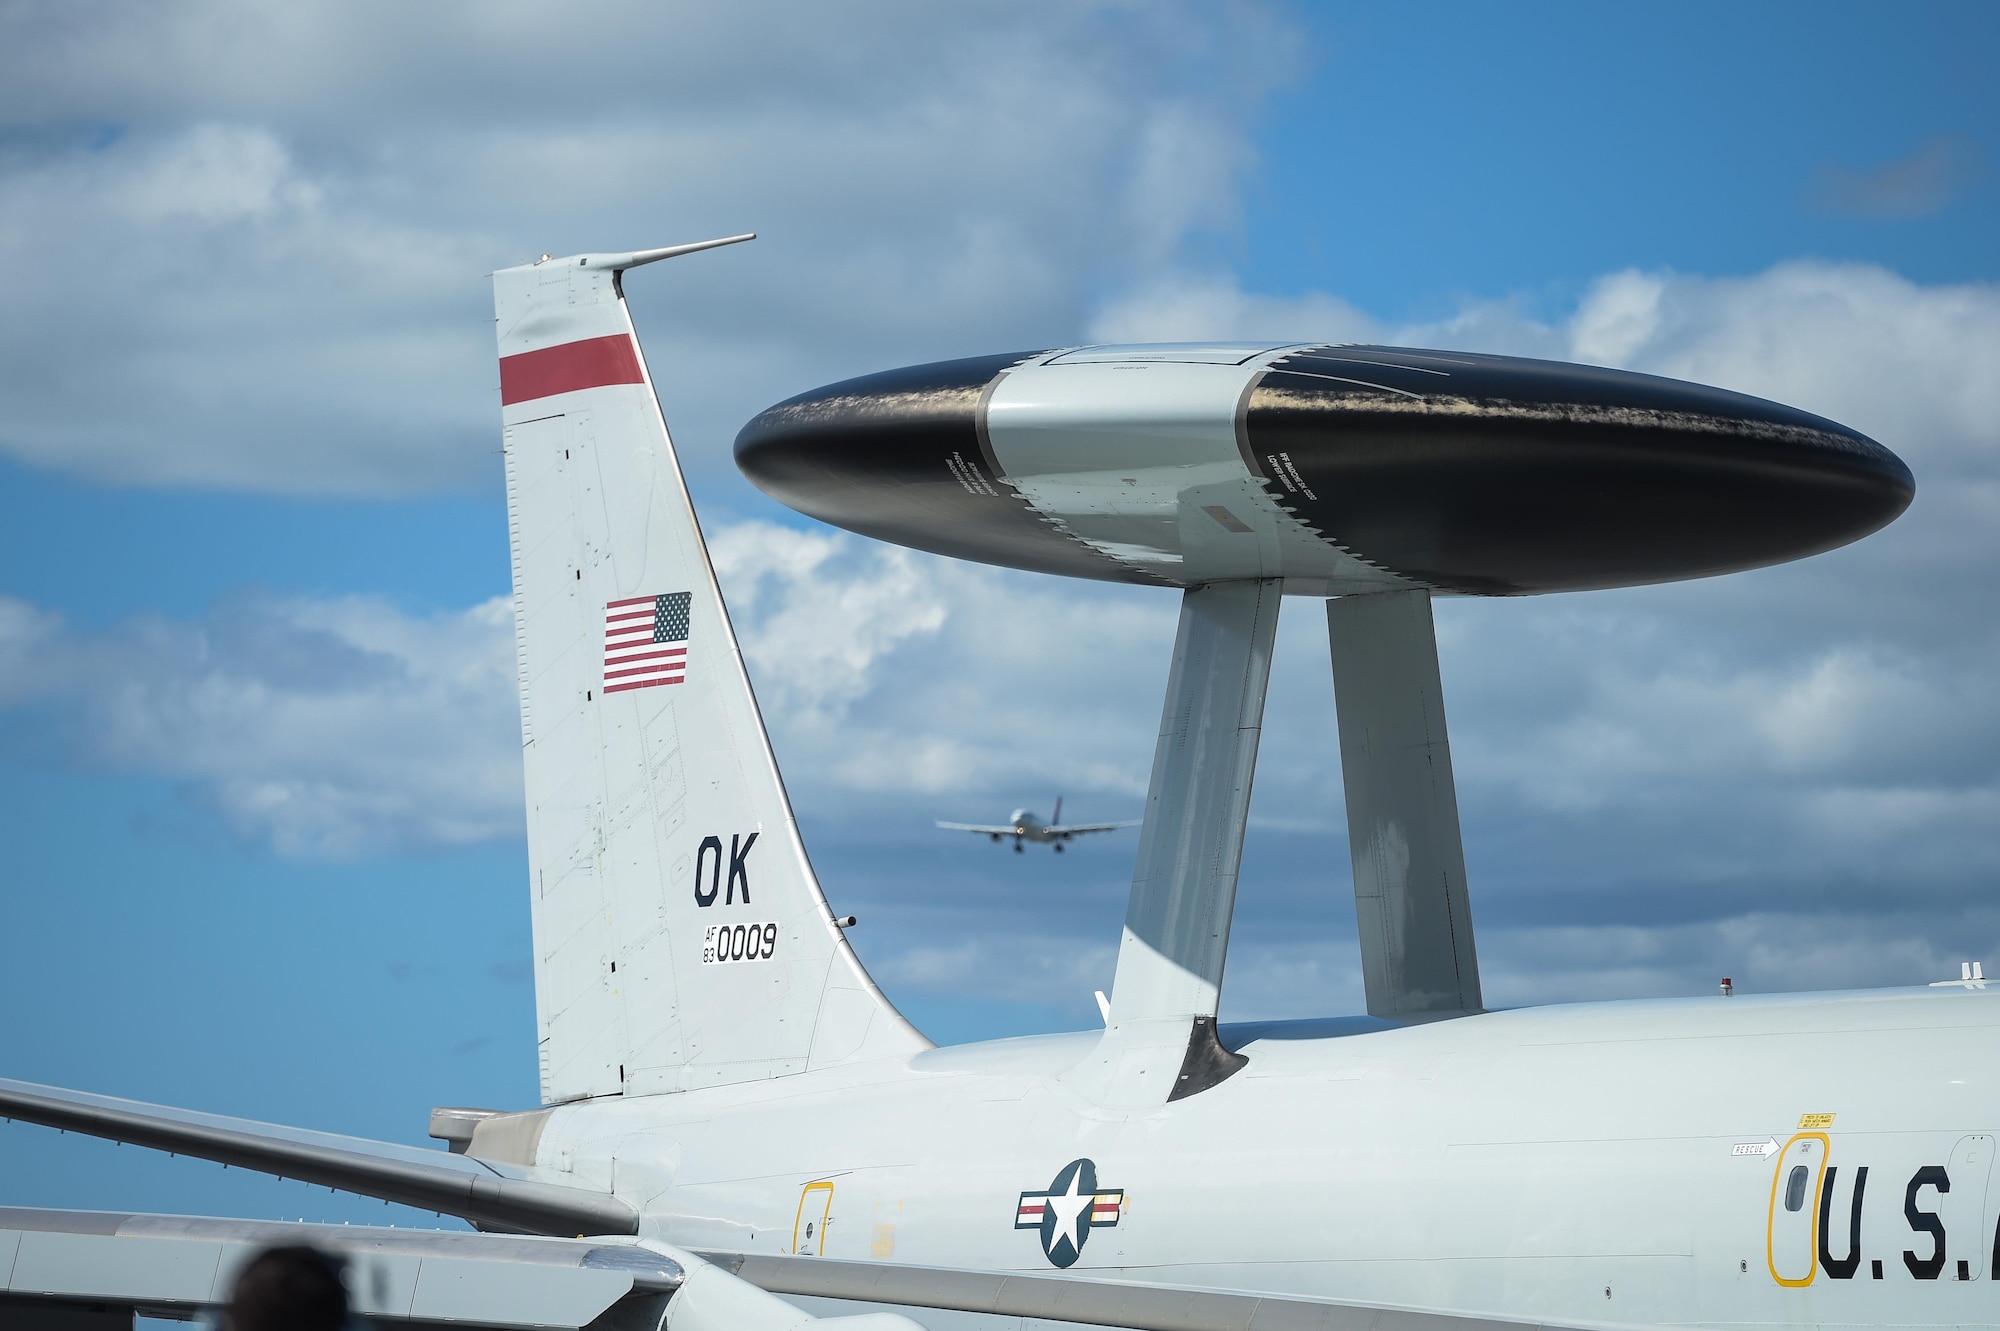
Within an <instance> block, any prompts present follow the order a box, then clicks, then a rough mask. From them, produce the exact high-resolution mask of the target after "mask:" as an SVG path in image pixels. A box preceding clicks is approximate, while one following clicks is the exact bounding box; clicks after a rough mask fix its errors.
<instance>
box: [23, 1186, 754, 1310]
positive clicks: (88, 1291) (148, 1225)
mask: <svg viewBox="0 0 2000 1331" xmlns="http://www.w3.org/2000/svg"><path fill="white" fill-rule="evenodd" d="M300 1243H302V1244H310V1245H311V1246H313V1247H316V1248H320V1249H322V1250H325V1251H328V1252H333V1253H336V1254H338V1255H339V1256H341V1257H343V1258H345V1259H346V1261H347V1263H348V1282H347V1283H348V1297H349V1300H350V1302H351V1304H352V1305H353V1307H354V1310H355V1311H356V1312H360V1313H364V1314H367V1315H370V1316H374V1317H378V1318H383V1319H385V1320H387V1319H393V1320H396V1321H410V1320H415V1321H422V1322H438V1323H442V1322H453V1323H459V1324H462V1325H463V1324H469V1325H471V1326H476V1327H482V1328H487V1327H492V1328H500V1327H506V1328H513V1327H582V1326H586V1325H588V1324H590V1323H591V1322H593V1321H594V1320H595V1319H597V1318H598V1317H599V1316H601V1315H602V1314H604V1313H605V1312H606V1310H608V1309H611V1308H613V1307H615V1306H618V1305H621V1304H625V1303H626V1302H627V1301H628V1300H629V1301H631V1303H632V1304H634V1305H644V1304H646V1303H649V1302H652V1303H657V1304H659V1305H661V1306H664V1304H665V1301H666V1296H667V1295H669V1294H671V1293H673V1292H674V1291H676V1290H678V1289H679V1288H680V1287H681V1286H682V1284H683V1283H685V1282H686V1280H687V1278H688V1271H689V1268H690V1267H691V1266H692V1267H696V1268H699V1267H700V1266H701V1265H703V1264H702V1263H701V1262H700V1261H699V1259H695V1258H689V1259H688V1260H687V1261H685V1262H683V1261H680V1260H677V1259H676V1257H675V1256H674V1255H672V1254H671V1253H667V1252H659V1251H654V1250H653V1249H650V1248H646V1247H641V1246H639V1244H638V1243H637V1241H635V1240H632V1239H628V1238H624V1237H622V1236H621V1237H616V1238H591V1239H566V1238H530V1237H526V1236H521V1235H512V1234H467V1233H453V1232H447V1231H443V1230H423V1229H384V1228H376V1227H373V1226H349V1225H306V1224H290V1223H284V1222H279V1221H260V1220H212V1219H206V1218H203V1217H198V1216H172V1215H125V1214H120V1213H116V1212H103V1211H43V1210H31V1209H27V1208H19V1207H0V1324H7V1325H11V1324H12V1322H11V1321H10V1319H9V1316H8V1313H9V1310H10V1309H13V1310H16V1311H19V1310H23V1309H35V1310H37V1311H45V1310H53V1309H59V1308H67V1309H69V1310H71V1314H72V1317H73V1318H75V1319H76V1320H75V1322H74V1324H75V1325H76V1326H78V1327H79V1328H83V1327H91V1326H93V1325H95V1323H93V1322H92V1321H91V1320H89V1318H88V1315H87V1313H85V1311H84V1310H86V1309H92V1308H95V1309H101V1310H103V1311H102V1314H101V1315H102V1317H103V1325H104V1326H106V1327H109V1326H113V1325H120V1326H127V1327H129V1326H130V1325H131V1314H132V1313H134V1312H141V1313H145V1314H148V1315H151V1316H156V1317H170V1318H178V1319H185V1318H189V1317H193V1316H196V1315H199V1314H200V1313H202V1312H203V1311H205V1310H207V1309H210V1308H214V1307H217V1306H219V1305H222V1304H225V1303H227V1302H228V1299H229V1294H230V1291H231V1289H232V1288H233V1287H234V1285H235V1282H236V1273H237V1271H239V1270H240V1269H241V1268H242V1266H243V1264H244V1263H245V1262H247V1261H248V1260H249V1259H250V1258H251V1257H253V1256H255V1255H256V1254H257V1253H258V1252H260V1251H262V1250H263V1249H265V1248H268V1247H274V1246H277V1245H281V1244H300ZM718 1274H719V1273H718ZM638 1310H639V1309H638V1308H637V1307H635V1308H634V1309H633V1311H635V1312H636V1311H638ZM621 1311H622V1309H621ZM636 1324H637V1323H635V1325H636ZM644 1324H645V1325H647V1326H653V1325H657V1324H658V1313H657V1310H656V1312H655V1315H654V1318H653V1320H652V1321H649V1322H645V1323H644ZM62 1325H64V1326H70V1325H72V1322H70V1321H65V1322H63V1323H62Z"/></svg>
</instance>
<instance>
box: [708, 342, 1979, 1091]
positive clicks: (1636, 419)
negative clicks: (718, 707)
mask: <svg viewBox="0 0 2000 1331" xmlns="http://www.w3.org/2000/svg"><path fill="white" fill-rule="evenodd" d="M736 459H737V463H738V465H739V466H740V467H741V468H742V469H743V471H744V473H745V474H746V475H747V476H748V477H749V478H750V479H751V481H752V482H754V483H755V484H756V485H757V486H758V487H759V488H761V489H763V490H764V491H765V492H766V493H768V494H770V495H772V496H773V497H774V498H776V499H778V500H780V501H781V502H783V503H786V504H789V505H791V506H792V507H793V508H796V509H798V510H800V511H801V512H804V513H807V514H809V515H811V516H814V517H818V518H821V519H823V520H825V521H827V522H831V523H834V524H836V525H839V526H842V527H846V528H848V529H849V530H852V531H857V532H860V533H862V534H864V535H868V536H874V537H878V538H880V539H883V540H889V541H894V542H897V543H899V544H903V545H909V546H913V547H915V548H917V549H921V550H929V551H932V552H934V553H938V554H944V555H952V556H956V557H959V558H966V559H976V560H980V561H983V562H986V563H992V564H1001V565H1006V566H1010V567H1015V568H1025V569H1030V570H1035V571H1039V572H1045V573H1060V574H1065V575H1068V576H1076V577H1089V578H1099V579H1104V580H1108V581H1119V582H1132V583H1140V584H1145V585H1150V586H1168V587H1176V588H1180V589H1181V590H1182V597H1181V613H1180V623H1179V628H1178V630H1177V633H1176V637H1175V642H1174V657H1173V667H1172V670H1171V672H1170V675H1169V680H1168V685H1167V698H1166V703H1165V707H1164V708H1163V710H1162V715H1161V724H1160V731H1159V736H1158V741H1157V743H1156V745H1155V748H1154V756H1153V770H1152V778H1151V783H1150V786H1149V790H1148V794H1147V800H1146V817H1145V824H1144V827H1143V829H1142V831H1141V832H1140V838H1139V851H1138V862H1137V866H1136V868H1135V872H1134V874H1133V880H1132V894H1131V897H1130V899H1129V901H1128V904H1127V907H1126V918H1125V929H1124V934H1123V937H1122V939H1121V942H1120V947H1119V953H1118V970H1117V975H1116V978H1115V981H1114V983H1113V985H1112V989H1111V996H1110V1002H1109V1012H1108V1015H1107V1020H1106V1030H1105V1034H1104V1037H1103V1039H1102V1040H1101V1041H1100V1043H1099V1044H1098V1046H1097V1049H1096V1052H1095V1053H1094V1054H1092V1056H1091V1057H1090V1058H1088V1059H1086V1060H1085V1061H1084V1062H1083V1063H1082V1064H1080V1065H1079V1066H1078V1067H1077V1068H1076V1069H1073V1070H1072V1071H1071V1072H1070V1073H1068V1074H1066V1076H1067V1079H1068V1080H1069V1081H1070V1083H1071V1084H1072V1086H1073V1087H1075V1088H1076V1089H1077V1090H1078V1091H1079V1092H1080V1093H1082V1094H1084V1095H1085V1096H1087V1097H1088V1098H1091V1099H1094V1100H1096V1101H1097V1102H1099V1103H1101V1104H1107V1105H1111V1106H1114V1107H1142V1106H1146V1105H1158V1104H1162V1103H1165V1102H1167V1101H1171V1100H1176V1099H1183V1098H1185V1097H1187V1096H1188V1095H1191V1094H1195V1093H1198V1092H1200V1091H1202V1090H1204V1089H1206V1088H1208V1087H1211V1086H1214V1085H1216V1084H1217V1083H1218V1082H1220V1081H1222V1080H1224V1079H1225V1078H1227V1077H1228V1076H1229V1075H1230V1074H1231V1073H1232V1072H1234V1071H1235V1070H1236V1068H1238V1067H1240V1066H1241V1065H1242V1062H1243V1059H1242V1056H1241V1055H1240V1054H1238V1053H1235V1052H1232V1051H1230V1050H1228V1049H1226V1048H1225V1047H1224V1046H1223V1044H1222V1043H1221V1040H1220V1038H1219V1034H1218V1032H1217V1029H1216V1011H1217V1002H1218V999H1219V996H1220V992H1221V985H1222V970H1223V961H1224V957H1225V954H1226V952H1227V946H1228V937H1229V926H1230V919H1231V915H1232V912H1233V909H1234V905H1235V897H1236V879H1237V868H1238V863H1239V859H1240V856H1241V852H1242V846H1243V833H1244V827H1245V823H1246V821H1247V818H1248V814H1249V806H1250V785H1251V776H1252V772H1253V770H1254V767H1255V763H1256V754H1257V744H1258V738H1259V735H1260V733H1261V728H1262V724H1263V712H1264V696H1265V688H1266V684H1267V681H1268V674H1269V669H1270V658H1271V648H1272V643H1273V641H1274V635H1275V632H1276V626H1277V617H1278V606H1279V602H1280V597H1281V593H1282V594H1289V595H1304V596H1313V597H1320V598H1328V604H1327V627H1328V637H1329V643H1330V652H1331V656H1332V662H1333V674H1334V687H1335V708H1336V712H1337V715H1338V719H1339V725H1340V751H1341V762H1342V772H1343V780H1344V782H1345V786H1346V803H1347V818H1348V839H1349V843H1350V848H1351V856H1352V863H1353V871H1354V889H1355V905H1356V913H1357V916H1358V919H1359V923H1360V937H1361V953H1362V974H1363V980H1364V987H1365V989H1366V992H1367V997H1368V1010H1369V1011H1370V1012H1371V1013H1373V1014H1375V1015H1378V1016H1384V1017H1389V1018H1392V1019H1397V1020H1404V1021H1409V1020H1425V1019H1431V1018H1438V1017H1445V1016H1454V1015H1459V1014H1464V1013H1469V1012H1476V1011H1478V1010H1479V1009H1480V1007H1481V1004H1482V1002H1483V998H1482V994H1481V988H1480V983H1479V970H1478V958H1477V953H1476V950H1475V948H1474V945H1473V938H1472V919H1471V911H1470V907H1469V896H1468V893H1467V889H1466V881H1465V879H1466V874H1465V857H1464V851H1463V847H1462V840H1461V836H1460V831H1459V819H1458V800H1457V794H1456V790H1455V788H1454V784H1453V777H1452V769H1451V750H1450V743H1449V740H1448V738H1447V735H1446V732H1445V724H1444V705H1443V692H1442V687H1441V685H1440V682H1439V672H1438V658H1437V640H1436V634H1435V631H1434V627H1433V622H1432V616H1431V597H1432V595H1433V593H1442V594H1450V595H1474V596H1522V595H1530V594H1535V593H1541V592H1553V591H1574V590H1582V589H1587V588H1604V587H1620V586H1633V585H1638V584H1643V583H1652V582H1667V581H1673V580H1676V579H1681V578H1693V577H1704V576H1707V575H1710V574H1715V573H1725V572H1731V571H1735V570H1738V569H1747V568H1757V567H1761V566H1764V565H1767V564H1774V563H1778V562H1781V561H1783V560H1787V559H1795V558H1799V557H1801V556H1803V555H1808V554H1814V553H1818V552H1820V551H1824V550H1830V549H1833V548H1834V547H1836V546H1839V545H1844V544H1846V543H1847V542H1849V541H1852V540H1856V539H1858V538H1860V537H1861V536H1864V535H1866V534H1868V533H1869V532H1871V531H1874V530H1876V529H1877V528H1879V527H1881V526H1883V525H1885V524H1886V523H1888V522H1889V521H1890V520H1892V519H1893V518H1894V517H1895V516H1896V515H1897V514H1899V513H1901V512H1902V511H1903V509H1905V508H1906V507H1908V505H1909V502H1910V498H1911V496H1912V494H1913V493H1914V483H1913V482H1912V480H1911V477H1910V473H1909V469H1908V468H1907V467H1905V466H1904V465H1903V464H1902V462H1901V460H1900V459H1898V458H1897V457H1896V456H1895V455H1894V454H1893V453H1891V452H1889V450H1887V449H1886V448H1883V447H1882V446H1881V445H1880V444H1877V443H1875V442H1874V441H1873V440H1871V439H1868V438H1867V437H1865V436H1863V435H1861V434H1858V433H1857V432H1855V431H1853V430H1849V429H1847V428H1846V427H1844V426H1841V425H1837V424H1835V423H1834V422H1832V421H1828V420H1824V419H1822V418H1820V417H1817V416H1812V415H1809V414H1807V413H1805V412H1802V411H1797V410H1794V409H1792V408H1790V407H1784V406H1780V405H1778V404H1776V403H1772V402H1765V401H1762V400H1760V399H1756V398H1750V397H1745V396H1743V395H1741V394H1736V393H1726V392H1722V391H1720V390H1717V389H1711V388H1703V387H1700V386H1698V385H1694V384H1684V383H1676V382H1674V381H1671V380H1666V379H1658V378H1654V377H1652V376H1649V375H1638V374H1629V373H1626V372H1623V371H1618V370H1606V369H1599V368H1595V367H1588V366H1577V365H1560V364H1555V363H1552V362H1547V361H1531V360H1523V359H1518V358H1513V357H1501V356H1483V355H1476V354H1470V353H1461V352H1435V351H1412V350H1409V349H1405V348H1396V347H1372V346H1365V347H1364V346H1327V345H1319V346H1307V345H1297V344H1295V345H1289V346H1275V345H1272V344H1269V343H1245V344H1231V343H1217V344H1198V345H1196V344H1188V345H1165V346H1138V347H1083V348H1072V349H1069V350H1064V351H1052V352H1051V351H1043V352H1030V353H1014V354H1009V355H1000V356H987V357H978V358H972V359H967V360H958V361H945V362H939V363H937V364H933V365H924V366H917V367H913V368H906V369H901V370H894V371H890V372H887V373H884V374H880V375H871V376H867V377H864V378H861V379H854V380H849V381H847V382H846V383H841V384H835V385H831V386H829V387H827V388H822V389H818V390H816V391H814V392H810V393H805V394H801V395H800V396H798V397H795V398H792V399H791V400H789V401H787V402H783V403H780V404H779V405H777V406H775V407H772V408H770V409H769V410H767V411H765V412H763V413H762V414H760V415H759V416H758V417H757V418H756V419H754V420H752V421H751V422H750V423H749V424H748V425H747V426H745V427H744V429H743V431H742V433H741V434H739V435H738V436H737V440H736ZM1955 983H1957V982H1955Z"/></svg>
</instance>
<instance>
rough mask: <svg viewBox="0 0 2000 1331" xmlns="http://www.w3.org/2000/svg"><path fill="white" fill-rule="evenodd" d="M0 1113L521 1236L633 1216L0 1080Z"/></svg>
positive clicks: (271, 1129) (341, 1147)
mask: <svg viewBox="0 0 2000 1331" xmlns="http://www.w3.org/2000/svg"><path fill="white" fill-rule="evenodd" d="M0 1117H4V1118H9V1119H20V1120H21V1121H23V1122H25V1123H39V1124H41V1125H42V1126H44V1127H50V1128H60V1129H62V1130H63V1131H65V1132H80V1133H85V1134H87V1135H89V1136H92V1137H108V1138H110V1139H111V1140H113V1141H120V1142H130V1143H131V1144H133V1145H135V1146H150V1147H152V1148H153V1149H155V1150H160V1151H172V1152H175V1153H177V1154H180V1155H192V1156H195V1157H197V1158H199V1159H203V1160H215V1161H218V1162H220V1163H222V1164H225V1165H238V1166H241V1167H243V1168H247V1169H255V1170H259V1171H261V1172H263V1173H267V1174H277V1175H280V1176H282V1177H285V1178H295V1179H301V1180H303V1181H305V1182H307V1183H317V1184H319V1185H320V1186H322V1187H327V1188H338V1189H340V1190H342V1191H344V1192H355V1193H360V1194H361V1195H362V1196H365V1197H380V1198H382V1199H384V1200H385V1201H392V1202H401V1203H403V1204H404V1205H406V1206H416V1207H421V1208H422V1209H424V1210H426V1211H436V1212H438V1213H440V1214H443V1215H452V1216H458V1217H459V1218H460V1219H463V1220H469V1221H472V1222H473V1223H474V1224H477V1225H481V1226H484V1227H488V1228H494V1229H504V1230H513V1231H518V1232H525V1233H531V1234H536V1233H539V1234H632V1233H636V1232H637V1231H638V1228H639V1220H638V1215H637V1213H636V1212H634V1211H633V1209H632V1208H631V1207H630V1206H628V1205H626V1204H625V1203H624V1202H622V1201H619V1200H618V1199H617V1198H615V1197H613V1196H611V1195H610V1194H608V1193H604V1192H599V1191H596V1190H594V1189H591V1188H586V1187H578V1186H575V1185H573V1184H570V1183H568V1182H562V1181H556V1180H555V1179H552V1178H551V1177H550V1176H549V1175H548V1173H547V1171H544V1170H537V1169H533V1168H529V1167H525V1166H521V1165H504V1164H496V1163H494V1162H491V1161H485V1160H477V1159H474V1158H472V1157H471V1156H465V1155H452V1154H449V1153H447V1152H444V1151H435V1150H426V1149H424V1148H422V1147H417V1146H401V1145H397V1144H395V1143H393V1142H378V1141H369V1140H367V1139H366V1138H361V1137H342V1136H339V1135H337V1134H334V1133H330V1132H309V1131H307V1130H305V1129H302V1128H288V1127H281V1126H278V1125H276V1124H272V1123H258V1122H255V1121H253V1120H250V1119H241V1118H225V1117H223V1116H221V1115H219V1114H201V1113H196V1112H194V1111H191V1110H186V1109H170V1108H167V1107H165V1106H162V1105H149V1104H143V1103H140V1102H139V1101H136V1100H120V1099H117V1098H115V1097H112V1096H108V1095H92V1094H89V1093H88V1092H85V1091H68V1090H62V1089H59V1088H57V1087H54V1086H37V1085H34V1084H33V1083H31V1082H22V1081H8V1080H5V1079H4V1078H0Z"/></svg>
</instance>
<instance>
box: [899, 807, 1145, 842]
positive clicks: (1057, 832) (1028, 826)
mask: <svg viewBox="0 0 2000 1331" xmlns="http://www.w3.org/2000/svg"><path fill="white" fill-rule="evenodd" d="M1138 825H1139V820H1138V819H1131V820H1129V821H1126V822H1122V823H1071V824H1069V825H1068V826H1064V825H1063V820H1062V797H1061V796H1060V795H1058V796H1057V797H1056V811H1055V812H1054V813H1053V814H1050V815H1049V820H1048V821H1047V822H1046V823H1045V822H1043V821H1042V820H1041V819H1040V818H1039V817H1037V816H1036V815H1034V814H1032V813H1030V812H1029V811H1028V810H1026V809H1016V810H1014V812H1012V813H1010V814H1008V815H1007V821H1006V822H1005V823H999V824H993V825H991V826H989V825H987V824H985V823H939V824H938V826H939V827H942V828H943V829H944V830H945V831H947V832H983V833H984V834H986V835H987V836H990V837H992V838H993V839H994V840H995V841H998V840H999V839H1000V838H1001V837H1003V836H1010V837H1013V838H1014V853H1015V854H1016V855H1018V854H1020V853H1021V843H1022V842H1023V841H1032V842H1034V843H1035V844H1037V845H1041V846H1047V845H1054V846H1055V848H1056V854H1058V855H1060V854H1062V848H1063V842H1065V841H1068V840H1069V839H1070V838H1071V837H1075V836H1082V835H1083V834H1084V833H1085V832H1116V831H1117V830H1118V829H1119V828H1121V827H1137V826H1138Z"/></svg>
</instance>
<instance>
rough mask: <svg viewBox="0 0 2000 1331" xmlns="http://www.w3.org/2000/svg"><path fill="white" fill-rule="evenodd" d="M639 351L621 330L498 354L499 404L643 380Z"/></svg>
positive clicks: (504, 404) (509, 403)
mask: <svg viewBox="0 0 2000 1331" xmlns="http://www.w3.org/2000/svg"><path fill="white" fill-rule="evenodd" d="M644 382H646V376H645V373H644V371H642V370H640V368H639V353H638V351H637V349H636V348H634V347H633V345H632V339H631V338H629V337H627V336H626V335H625V334H623V333H613V334H612V335H611V336H609V337H589V338H585V339H584V340H583V341H581V342H564V343H563V344H561V345H560V346H554V347H543V348H542V349H541V350H539V351H524V352H522V353H520V354H519V355H517V356H502V357H501V358H500V405H501V406H503V407H511V406H512V405H514V404H515V403H516V402H532V401H534V400H535V399H536V398H538V397H554V396H555V395H556V394H557V393H574V392H576V391H577V390H578V389H580V388H603V387H604V386H605V385H607V384H642V383H644Z"/></svg>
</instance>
